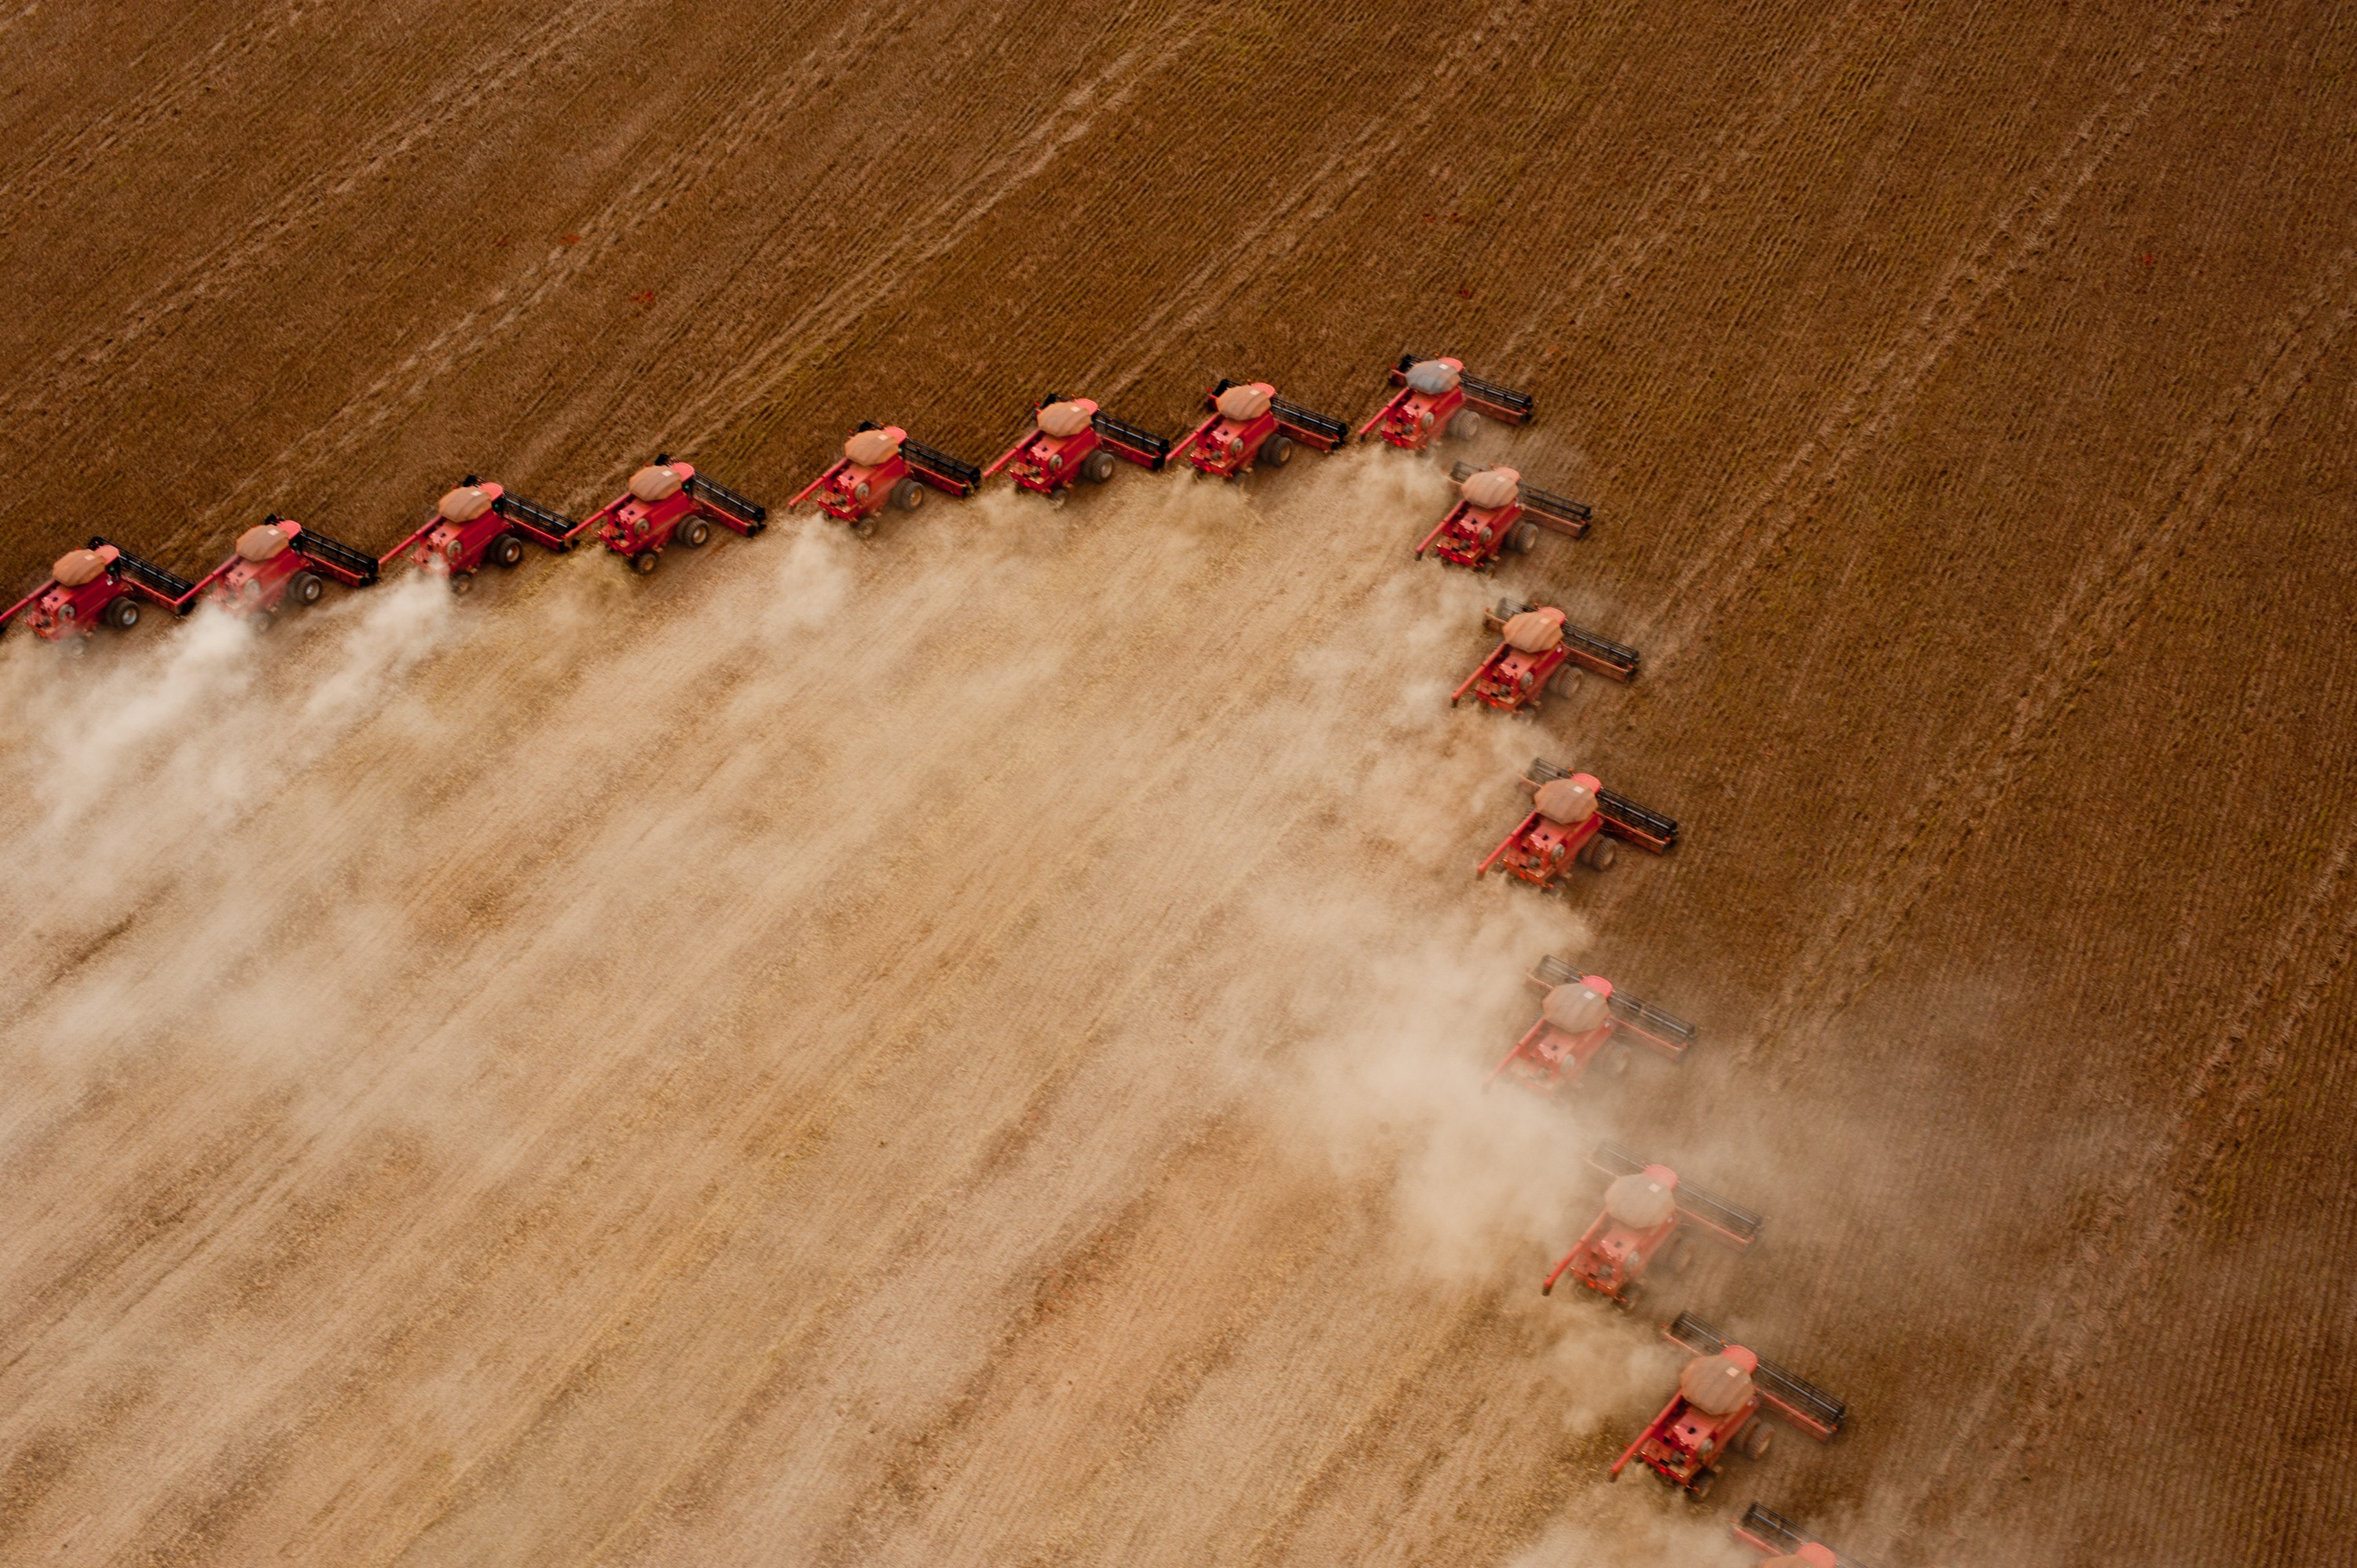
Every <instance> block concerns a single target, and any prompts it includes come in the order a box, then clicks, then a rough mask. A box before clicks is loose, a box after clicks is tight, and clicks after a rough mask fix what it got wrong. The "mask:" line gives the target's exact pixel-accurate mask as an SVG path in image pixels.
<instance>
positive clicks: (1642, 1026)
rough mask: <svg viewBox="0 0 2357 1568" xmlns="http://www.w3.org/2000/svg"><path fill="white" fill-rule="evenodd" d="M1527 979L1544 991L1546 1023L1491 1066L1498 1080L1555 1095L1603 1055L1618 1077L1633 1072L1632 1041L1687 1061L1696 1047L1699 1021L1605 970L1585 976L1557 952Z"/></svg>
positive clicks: (1542, 1019) (1542, 1010) (1540, 1023)
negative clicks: (1636, 992) (1624, 987)
mask: <svg viewBox="0 0 2357 1568" xmlns="http://www.w3.org/2000/svg"><path fill="white" fill-rule="evenodd" d="M1523 978H1524V979H1525V980H1527V981H1529V982H1530V983H1531V987H1532V989H1534V990H1535V991H1537V992H1538V993H1540V994H1541V997H1542V1001H1541V1002H1540V1004H1539V1017H1538V1022H1537V1023H1535V1024H1533V1025H1532V1026H1530V1028H1529V1029H1528V1030H1527V1031H1525V1032H1524V1034H1523V1037H1522V1038H1521V1039H1519V1040H1516V1041H1515V1042H1514V1048H1513V1049H1512V1050H1511V1051H1508V1052H1507V1053H1506V1059H1505V1060H1503V1061H1501V1062H1500V1063H1499V1064H1498V1065H1497V1066H1496V1067H1494V1068H1492V1069H1491V1070H1490V1077H1489V1080H1488V1081H1490V1082H1491V1083H1494V1082H1496V1081H1497V1080H1498V1079H1501V1078H1503V1079H1507V1080H1508V1081H1509V1082H1512V1083H1514V1084H1516V1085H1519V1086H1520V1087H1522V1088H1523V1089H1526V1090H1530V1091H1531V1092H1532V1093H1533V1094H1538V1095H1544V1096H1546V1097H1549V1098H1553V1097H1554V1096H1555V1095H1556V1094H1558V1093H1560V1092H1561V1091H1562V1090H1566V1089H1569V1088H1571V1087H1572V1086H1573V1085H1574V1084H1577V1082H1578V1081H1579V1080H1580V1079H1581V1077H1582V1076H1583V1075H1584V1074H1586V1072H1587V1069H1588V1065H1589V1064H1590V1063H1591V1062H1594V1061H1595V1060H1596V1059H1597V1058H1598V1057H1599V1056H1600V1057H1602V1058H1603V1063H1604V1070H1605V1071H1606V1072H1608V1073H1610V1074H1611V1075H1612V1076H1613V1077H1615V1078H1618V1077H1620V1074H1622V1073H1624V1072H1626V1071H1628V1070H1629V1056H1630V1048H1629V1044H1628V1040H1634V1041H1635V1042H1636V1043H1637V1044H1638V1045H1641V1046H1642V1047H1645V1048H1646V1049H1647V1050H1650V1051H1653V1052H1655V1053H1657V1054H1659V1055H1661V1056H1663V1057H1666V1058H1669V1059H1670V1060H1671V1061H1673V1062H1682V1061H1684V1060H1685V1059H1686V1052H1687V1051H1688V1050H1690V1049H1692V1048H1693V1046H1694V1043H1695V1033H1696V1031H1695V1026H1693V1025H1692V1024H1689V1023H1687V1022H1686V1021H1685V1020H1684V1019H1683V1018H1679V1017H1676V1016H1674V1015H1671V1014H1668V1013H1664V1012H1663V1011H1662V1009H1660V1008H1659V1007H1656V1006H1654V1005H1653V1004H1651V1003H1649V1002H1640V1001H1638V1000H1637V999H1636V998H1635V997H1633V996H1630V995H1627V994H1625V993H1622V992H1620V990H1618V989H1617V988H1616V987H1615V986H1614V985H1613V983H1611V982H1610V981H1609V980H1607V979H1605V978H1604V977H1603V976H1602V975H1600V974H1582V973H1580V972H1578V971H1577V970H1576V969H1574V968H1572V967H1571V965H1569V964H1567V963H1566V962H1564V961H1563V960H1561V959H1559V958H1555V957H1554V956H1552V955H1549V956H1548V957H1545V958H1543V959H1541V960H1539V961H1538V967H1537V968H1536V969H1534V970H1532V971H1531V972H1530V973H1529V974H1527V975H1525V976H1523ZM1622 1036H1628V1039H1623V1038H1622Z"/></svg>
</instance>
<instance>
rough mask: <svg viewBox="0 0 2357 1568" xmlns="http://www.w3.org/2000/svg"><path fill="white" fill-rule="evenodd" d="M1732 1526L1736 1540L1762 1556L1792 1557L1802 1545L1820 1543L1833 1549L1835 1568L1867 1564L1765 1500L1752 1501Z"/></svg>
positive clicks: (1856, 1566) (1850, 1567)
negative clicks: (1835, 1548)
mask: <svg viewBox="0 0 2357 1568" xmlns="http://www.w3.org/2000/svg"><path fill="white" fill-rule="evenodd" d="M1730 1528H1731V1529H1732V1530H1733V1531H1734V1533H1735V1539H1736V1540H1738V1541H1741V1542H1743V1544H1744V1545H1746V1546H1749V1547H1750V1548H1751V1549H1752V1550H1753V1551H1755V1552H1760V1554H1761V1555H1763V1556H1768V1557H1789V1556H1791V1555H1792V1554H1793V1553H1794V1552H1798V1551H1800V1550H1801V1548H1803V1546H1821V1547H1824V1550H1826V1551H1827V1552H1833V1554H1834V1565H1835V1568H1866V1564H1865V1563H1860V1562H1859V1561H1858V1560H1857V1558H1855V1557H1852V1556H1849V1555H1848V1554H1847V1553H1846V1552H1836V1551H1835V1550H1834V1548H1833V1546H1832V1545H1831V1544H1829V1543H1828V1542H1826V1541H1821V1540H1819V1539H1818V1538H1817V1537H1815V1536H1813V1535H1811V1534H1810V1533H1809V1532H1808V1531H1807V1530H1803V1529H1802V1528H1801V1527H1800V1526H1799V1525H1797V1524H1794V1523H1793V1522H1792V1520H1789V1519H1786V1518H1785V1517H1784V1516H1783V1515H1782V1514H1780V1513H1778V1512H1777V1511H1776V1510H1775V1509H1771V1508H1770V1507H1768V1506H1767V1505H1766V1504H1764V1503H1753V1504H1752V1505H1751V1506H1750V1507H1749V1508H1748V1509H1744V1510H1743V1517H1742V1518H1741V1519H1738V1520H1736V1521H1735V1523H1734V1524H1733V1526H1731V1527H1730Z"/></svg>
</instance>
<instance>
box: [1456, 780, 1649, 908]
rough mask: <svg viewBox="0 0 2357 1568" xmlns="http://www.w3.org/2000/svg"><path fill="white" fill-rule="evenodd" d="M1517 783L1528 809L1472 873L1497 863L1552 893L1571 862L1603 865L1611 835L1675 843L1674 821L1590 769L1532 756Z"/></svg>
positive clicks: (1642, 842) (1644, 845)
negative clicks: (1584, 770) (1610, 785)
mask: <svg viewBox="0 0 2357 1568" xmlns="http://www.w3.org/2000/svg"><path fill="white" fill-rule="evenodd" d="M1520 782H1521V784H1522V787H1523V789H1527V790H1529V791H1530V792H1531V795H1532V801H1531V812H1530V814H1529V815H1528V816H1526V817H1524V818H1523V820H1522V822H1521V824H1520V825H1519V826H1517V827H1516V828H1515V829H1514V831H1513V832H1511V833H1508V834H1507V835H1506V840H1505V842H1504V843H1501V844H1500V845H1499V846H1498V847H1497V848H1496V849H1493V850H1491V852H1490V858H1489V859H1487V860H1485V861H1483V862H1482V863H1481V864H1480V865H1479V866H1476V867H1475V868H1474V871H1473V875H1476V876H1486V875H1489V872H1490V868H1491V866H1493V865H1502V866H1503V868H1504V870H1505V871H1506V873H1507V874H1508V875H1511V876H1514V877H1517V878H1519V879H1521V880H1522V881H1524V882H1528V883H1531V884H1532V885H1534V886H1536V887H1538V888H1539V889H1541V890H1542V891H1544V892H1549V893H1553V892H1556V891H1558V890H1559V889H1558V886H1557V879H1558V878H1560V877H1562V876H1563V875H1566V873H1567V872H1569V871H1570V869H1571V867H1572V865H1574V864H1575V863H1576V864H1577V865H1585V866H1587V868H1588V869H1589V870H1591V871H1603V870H1607V869H1609V867H1610V866H1611V865H1612V859H1613V850H1612V843H1611V840H1613V839H1620V840H1622V841H1623V842H1625V843H1633V844H1635V845H1636V846H1637V847H1638V848H1639V849H1642V850H1647V851H1650V852H1652V854H1668V853H1669V852H1670V851H1671V850H1673V849H1674V848H1676V847H1677V842H1678V824H1677V823H1676V822H1674V821H1673V820H1672V819H1670V818H1668V817H1665V816H1663V815H1662V814H1661V813H1660V812H1658V811H1647V810H1646V809H1645V808H1644V807H1642V806H1641V805H1639V804H1637V802H1636V801H1634V800H1630V799H1629V798H1628V797H1627V796H1625V795H1616V794H1614V793H1613V792H1612V791H1611V790H1609V789H1606V788H1604V785H1603V783H1602V781H1601V780H1599V779H1598V778H1597V777H1596V775H1594V774H1593V773H1574V772H1572V771H1571V770H1570V769H1569V768H1558V767H1556V766H1555V764H1554V763H1552V762H1549V761H1547V760H1546V759H1545V758H1544V757H1533V758H1532V759H1531V767H1530V771H1529V773H1528V774H1526V775H1525V776H1524V777H1523V779H1522V780H1521V781H1520Z"/></svg>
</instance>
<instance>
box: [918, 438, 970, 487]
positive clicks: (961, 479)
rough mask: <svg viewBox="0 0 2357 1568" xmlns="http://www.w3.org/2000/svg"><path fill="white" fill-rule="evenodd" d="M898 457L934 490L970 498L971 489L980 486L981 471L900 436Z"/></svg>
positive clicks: (958, 459)
mask: <svg viewBox="0 0 2357 1568" xmlns="http://www.w3.org/2000/svg"><path fill="white" fill-rule="evenodd" d="M900 456H903V457H906V458H907V459H908V460H909V467H911V468H914V469H916V470H917V473H918V476H919V477H920V478H922V479H924V480H925V482H926V483H928V484H930V485H931V486H932V487H933V488H934V489H937V490H947V491H948V492H949V493H950V494H951V495H953V496H967V495H972V494H973V493H974V488H975V487H976V486H978V485H980V484H981V483H982V470H981V469H980V468H977V467H974V465H973V464H971V463H968V462H965V461H963V460H962V459H960V458H956V457H952V456H950V455H949V454H948V453H946V452H937V451H935V450H934V449H933V448H932V447H931V446H926V445H925V444H924V443H923V442H921V441H913V440H909V439H908V438H906V437H903V438H902V440H901V442H900Z"/></svg>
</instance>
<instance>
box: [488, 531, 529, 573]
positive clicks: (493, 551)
mask: <svg viewBox="0 0 2357 1568" xmlns="http://www.w3.org/2000/svg"><path fill="white" fill-rule="evenodd" d="M483 559H484V560H486V561H489V562H490V564H492V565H494V566H497V567H500V568H501V569H502V570H504V569H506V568H507V567H510V566H512V565H514V564H516V563H517V562H519V561H521V560H522V559H523V541H522V540H521V539H518V538H517V537H516V536H515V535H514V534H512V533H502V534H500V536H499V537H498V538H497V539H494V540H492V541H491V542H490V544H489V545H487V546H486V547H485V548H484V550H483Z"/></svg>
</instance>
